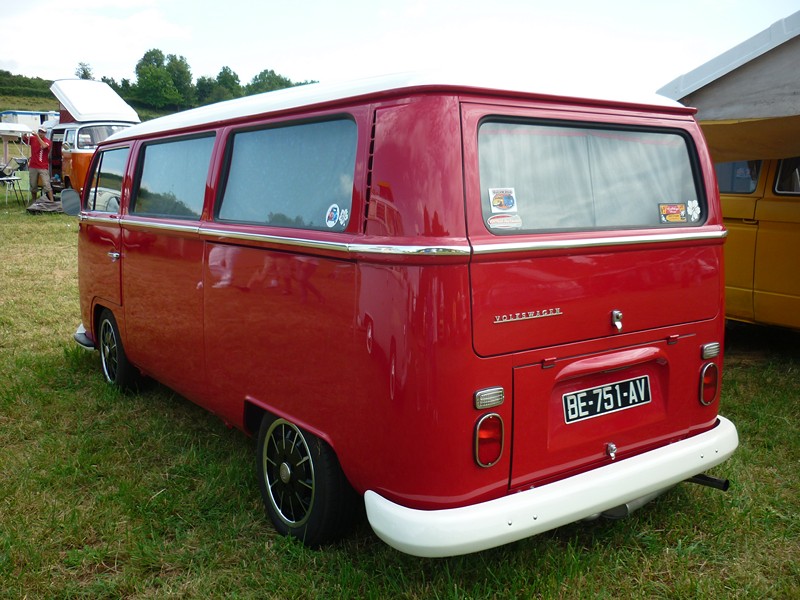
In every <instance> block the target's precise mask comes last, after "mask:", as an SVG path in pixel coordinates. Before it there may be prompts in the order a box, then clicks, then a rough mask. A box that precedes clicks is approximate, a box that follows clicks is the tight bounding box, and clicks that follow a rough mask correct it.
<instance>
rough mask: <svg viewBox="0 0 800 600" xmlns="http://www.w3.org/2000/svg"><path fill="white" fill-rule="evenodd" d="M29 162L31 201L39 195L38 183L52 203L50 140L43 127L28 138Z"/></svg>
mask: <svg viewBox="0 0 800 600" xmlns="http://www.w3.org/2000/svg"><path fill="white" fill-rule="evenodd" d="M30 144H31V160H30V162H29V163H28V175H29V177H30V189H31V200H36V196H37V195H38V193H39V182H40V181H41V183H42V190H43V191H44V193H45V194H47V199H48V200H50V202H52V201H53V188H52V187H51V186H50V140H48V139H47V137H46V136H45V129H44V127H39V130H38V131H37V132H36V133H34V134H33V135H32V136H31V137H30Z"/></svg>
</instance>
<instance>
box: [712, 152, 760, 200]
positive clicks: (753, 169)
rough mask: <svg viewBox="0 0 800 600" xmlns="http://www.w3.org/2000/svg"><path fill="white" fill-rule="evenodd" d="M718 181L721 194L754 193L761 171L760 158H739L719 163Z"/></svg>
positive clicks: (717, 166) (716, 167)
mask: <svg viewBox="0 0 800 600" xmlns="http://www.w3.org/2000/svg"><path fill="white" fill-rule="evenodd" d="M714 168H715V169H716V171H717V183H718V184H719V191H720V193H721V194H752V193H753V192H755V191H756V185H758V175H759V173H761V161H760V160H737V161H734V162H725V163H717V164H716V165H714Z"/></svg>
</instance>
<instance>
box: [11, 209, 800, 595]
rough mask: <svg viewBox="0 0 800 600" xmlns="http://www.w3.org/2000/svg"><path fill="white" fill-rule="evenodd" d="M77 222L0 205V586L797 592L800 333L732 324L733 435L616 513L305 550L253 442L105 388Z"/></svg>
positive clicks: (186, 590) (147, 591) (76, 590)
mask: <svg viewBox="0 0 800 600" xmlns="http://www.w3.org/2000/svg"><path fill="white" fill-rule="evenodd" d="M76 243H77V221H76V219H75V218H74V217H68V216H65V215H40V216H31V215H27V214H25V212H24V210H23V209H22V208H20V207H19V206H11V207H10V208H8V209H7V208H6V207H5V205H3V204H0V373H2V375H0V598H57V599H62V598H156V597H158V598H162V597H180V598H212V597H214V598H216V597H230V598H357V597H364V598H420V599H421V598H426V599H427V598H448V599H449V598H452V599H456V598H459V599H461V598H508V597H511V598H609V599H610V598H695V597H699V598H714V599H716V598H797V597H800V521H799V519H798V515H799V514H800V501H798V490H800V485H799V484H800V475H799V474H798V472H800V469H799V468H798V466H799V465H800V452H798V443H800V442H799V441H798V440H800V435H798V433H800V432H798V421H799V420H800V419H799V415H798V413H799V412H800V410H799V409H798V407H800V400H799V397H800V383H799V379H800V378H799V377H798V375H800V336H798V334H795V333H791V332H783V331H774V330H768V329H762V328H754V327H746V326H739V327H735V328H732V329H731V330H730V331H729V335H728V340H727V343H728V345H729V348H728V353H729V354H728V358H727V364H726V372H725V380H724V394H723V396H724V397H723V409H722V412H723V413H724V414H726V415H727V416H728V417H730V418H731V419H732V420H733V421H734V422H735V423H736V424H737V426H738V428H739V432H740V438H741V446H740V448H739V449H738V450H737V452H736V453H735V454H734V456H733V457H732V458H731V459H730V460H729V461H728V462H726V463H725V464H723V465H721V466H720V467H718V468H717V469H715V470H714V472H713V474H715V475H717V476H720V477H729V478H730V479H731V480H732V488H731V490H730V491H729V492H728V493H727V494H723V493H721V492H718V491H714V490H710V489H707V488H702V487H699V486H693V485H690V484H682V485H680V486H678V487H677V488H676V489H674V490H672V491H671V492H669V493H667V494H665V495H664V496H662V497H661V498H659V499H658V500H656V501H654V502H653V503H651V504H649V505H648V506H646V507H644V508H643V509H641V510H639V511H638V512H636V513H634V515H632V516H631V517H630V518H627V519H624V520H621V521H613V522H612V521H605V520H600V521H595V522H591V523H580V524H574V525H570V526H567V527H562V528H560V529H558V530H555V531H552V532H549V533H546V534H544V535H540V536H538V537H534V538H530V539H527V540H523V541H520V542H517V543H515V544H510V545H508V546H504V547H502V548H497V549H494V550H489V551H486V552H481V553H477V554H474V555H469V556H463V557H456V558H450V559H437V560H428V559H419V558H414V557H410V556H406V555H403V554H401V553H399V552H397V551H395V550H392V549H391V548H389V547H388V546H386V545H385V544H383V543H382V542H380V541H379V540H378V539H377V538H376V537H375V536H374V535H373V534H372V532H371V530H370V529H369V527H368V525H366V524H365V523H362V524H361V525H360V526H359V528H358V529H357V530H356V531H355V532H354V533H353V535H352V536H350V537H349V538H348V539H346V540H345V541H343V542H341V543H339V544H336V545H334V546H330V547H327V548H324V549H322V550H317V551H312V550H308V549H306V548H305V547H303V546H302V545H300V544H298V543H297V542H295V541H293V540H290V539H286V538H281V537H279V536H277V535H276V534H275V533H274V531H273V530H272V528H271V526H270V525H269V523H268V522H267V521H266V519H265V518H264V515H263V509H262V506H261V499H260V496H259V493H258V489H257V483H256V479H255V467H254V459H253V454H254V442H253V441H252V440H251V439H249V438H247V437H245V436H244V435H243V434H241V433H240V432H238V431H236V430H229V429H227V428H226V427H225V426H224V425H223V424H222V423H221V422H220V421H219V420H218V419H216V418H215V417H214V416H212V415H210V414H209V413H207V412H205V411H204V410H202V409H200V408H198V407H196V406H195V405H193V404H191V403H190V402H188V401H187V400H185V399H183V398H181V397H180V396H177V395H175V394H173V393H171V392H170V391H169V390H167V389H165V388H163V387H159V386H153V387H152V388H151V389H149V390H147V391H146V392H144V393H142V394H139V395H126V394H121V393H119V392H117V391H116V390H114V389H112V388H110V387H108V386H106V385H105V384H104V383H103V380H102V377H101V374H100V371H99V359H98V357H97V355H96V353H91V352H86V351H83V350H81V349H79V348H77V347H76V346H75V345H74V343H73V342H72V340H71V336H72V333H73V332H74V330H75V327H76V325H77V324H78V321H79V307H78V299H77V294H78V291H77V280H76Z"/></svg>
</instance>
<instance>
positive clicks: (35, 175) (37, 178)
mask: <svg viewBox="0 0 800 600" xmlns="http://www.w3.org/2000/svg"><path fill="white" fill-rule="evenodd" d="M28 174H29V175H30V188H31V190H32V191H33V190H34V189H35V188H37V187H38V186H39V182H41V185H42V188H43V189H44V192H45V193H50V192H52V191H53V188H52V187H51V186H50V173H48V172H47V169H30V168H29V169H28Z"/></svg>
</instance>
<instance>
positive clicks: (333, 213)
mask: <svg viewBox="0 0 800 600" xmlns="http://www.w3.org/2000/svg"><path fill="white" fill-rule="evenodd" d="M340 212H341V211H340V210H339V205H338V204H331V205H330V206H329V207H328V213H327V215H326V216H325V225H327V226H328V227H336V224H337V223H338V222H339V218H340V217H341V214H340Z"/></svg>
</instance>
